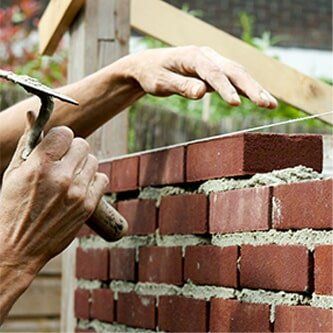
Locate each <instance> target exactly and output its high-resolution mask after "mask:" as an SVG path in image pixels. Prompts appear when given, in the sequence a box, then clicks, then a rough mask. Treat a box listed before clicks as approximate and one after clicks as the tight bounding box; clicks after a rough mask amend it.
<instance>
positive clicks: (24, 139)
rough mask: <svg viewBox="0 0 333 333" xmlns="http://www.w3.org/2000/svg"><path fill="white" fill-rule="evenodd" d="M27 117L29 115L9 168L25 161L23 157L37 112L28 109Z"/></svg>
mask: <svg viewBox="0 0 333 333" xmlns="http://www.w3.org/2000/svg"><path fill="white" fill-rule="evenodd" d="M26 117H27V122H26V127H25V130H24V133H23V135H22V136H21V138H20V140H19V142H18V144H17V147H16V151H15V153H14V155H13V157H12V160H11V162H10V164H9V166H8V170H10V169H14V168H17V167H18V166H19V165H20V164H21V163H22V162H24V159H23V158H22V153H23V151H24V149H25V146H26V144H27V141H28V133H29V131H30V129H31V127H32V126H33V124H34V123H35V121H36V114H35V113H34V112H33V111H28V112H27V114H26Z"/></svg>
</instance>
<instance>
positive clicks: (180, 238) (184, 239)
mask: <svg viewBox="0 0 333 333" xmlns="http://www.w3.org/2000/svg"><path fill="white" fill-rule="evenodd" d="M155 240H156V245H158V246H164V247H173V246H181V247H182V255H183V256H185V249H186V247H187V246H193V245H202V244H210V238H207V237H203V236H193V235H172V236H170V235H167V236H161V235H160V234H159V233H158V232H157V233H156V238H155Z"/></svg>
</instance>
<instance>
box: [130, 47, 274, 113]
mask: <svg viewBox="0 0 333 333" xmlns="http://www.w3.org/2000/svg"><path fill="white" fill-rule="evenodd" d="M129 59H133V61H132V66H130V70H131V73H132V75H133V76H134V78H135V79H136V80H137V81H138V83H139V84H140V85H141V87H142V89H143V90H144V91H145V92H146V93H150V94H153V95H157V96H169V95H171V94H179V95H182V96H184V97H187V98H191V99H198V98H201V97H203V96H204V94H205V93H206V92H207V91H212V90H215V91H217V92H218V93H219V94H220V95H221V97H222V98H223V99H224V100H225V101H226V102H228V103H229V104H231V105H235V106H237V105H239V104H240V103H241V101H240V98H239V94H241V95H244V96H247V97H248V98H249V99H250V100H251V101H253V102H254V103H255V104H257V105H258V106H261V107H266V108H270V109H272V108H275V107H276V106H277V101H276V99H275V98H274V97H272V96H271V95H270V94H269V93H268V92H267V91H266V90H265V89H263V88H262V87H261V86H260V85H259V83H258V82H257V81H255V80H254V79H253V78H252V77H251V75H249V73H247V71H246V69H245V68H244V67H242V66H241V65H240V64H238V63H236V62H233V61H231V60H229V59H226V58H224V57H222V56H220V55H219V54H218V53H217V52H215V51H214V50H212V49H210V48H208V47H197V46H185V47H174V48H165V49H153V50H147V51H142V52H140V53H138V54H135V55H133V56H130V57H129Z"/></svg>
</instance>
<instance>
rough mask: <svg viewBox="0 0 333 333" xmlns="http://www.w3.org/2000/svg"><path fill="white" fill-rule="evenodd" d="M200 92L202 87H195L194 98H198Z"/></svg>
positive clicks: (193, 90) (193, 88)
mask: <svg viewBox="0 0 333 333" xmlns="http://www.w3.org/2000/svg"><path fill="white" fill-rule="evenodd" d="M200 90H201V87H200V86H194V87H192V90H191V92H192V96H193V97H198V96H199V92H200Z"/></svg>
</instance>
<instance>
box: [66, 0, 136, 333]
mask: <svg viewBox="0 0 333 333" xmlns="http://www.w3.org/2000/svg"><path fill="white" fill-rule="evenodd" d="M129 31H130V27H129V4H128V0H87V1H86V5H85V7H84V8H83V9H82V11H81V12H80V13H79V15H78V16H77V18H76V20H75V21H74V22H73V24H72V26H71V28H70V52H69V66H68V81H69V82H74V81H77V80H79V79H81V78H83V77H84V76H86V75H88V74H90V73H93V72H95V71H97V70H98V69H100V68H101V67H103V66H106V65H108V64H110V63H111V62H113V61H115V60H117V59H118V58H120V57H122V56H124V55H126V54H127V53H128V47H129V35H130V34H129ZM127 127H128V124H127V112H126V111H123V112H121V113H120V114H119V115H117V117H115V118H114V119H112V120H111V121H109V122H108V123H107V124H105V125H104V126H102V127H101V128H100V129H99V130H97V131H96V132H95V133H94V134H93V135H92V136H90V137H89V138H88V141H89V143H90V146H91V149H92V152H93V153H94V154H95V155H96V156H97V157H98V158H105V157H111V156H116V155H120V154H124V153H126V151H127ZM76 247H77V241H75V242H74V243H72V244H71V246H70V247H69V248H68V249H67V250H66V251H65V253H64V254H63V257H62V290H61V291H62V297H61V301H62V303H61V332H73V331H74V328H75V323H76V321H75V318H74V311H73V309H74V299H73V298H74V297H73V296H74V289H75V249H76Z"/></svg>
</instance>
